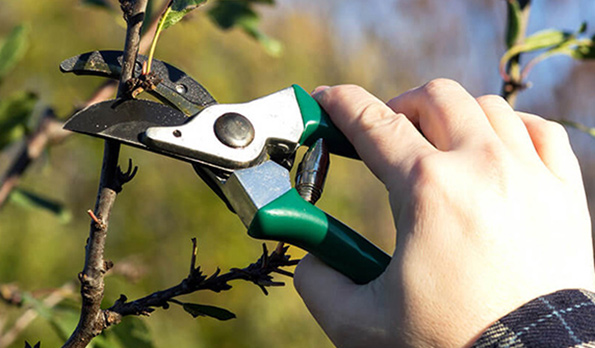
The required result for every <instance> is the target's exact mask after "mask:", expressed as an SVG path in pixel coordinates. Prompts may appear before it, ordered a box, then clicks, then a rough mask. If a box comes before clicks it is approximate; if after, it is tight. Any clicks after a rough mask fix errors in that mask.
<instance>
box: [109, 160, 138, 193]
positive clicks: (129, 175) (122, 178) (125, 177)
mask: <svg viewBox="0 0 595 348" xmlns="http://www.w3.org/2000/svg"><path fill="white" fill-rule="evenodd" d="M137 172H138V166H133V164H132V159H131V158H129V159H128V169H126V172H123V171H122V168H121V167H120V166H118V169H117V173H116V180H115V181H116V183H115V188H114V191H116V193H120V192H121V191H122V186H124V184H127V183H128V182H130V181H131V180H132V179H134V177H135V176H136V173H137Z"/></svg>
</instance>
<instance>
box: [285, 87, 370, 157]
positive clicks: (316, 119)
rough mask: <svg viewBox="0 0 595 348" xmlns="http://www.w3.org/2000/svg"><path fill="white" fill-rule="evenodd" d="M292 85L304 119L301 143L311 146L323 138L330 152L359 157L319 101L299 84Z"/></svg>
mask: <svg viewBox="0 0 595 348" xmlns="http://www.w3.org/2000/svg"><path fill="white" fill-rule="evenodd" d="M292 87H293V90H294V92H295V96H296V99H297V102H298V105H299V107H300V111H301V112H302V119H303V121H304V132H303V133H302V137H301V138H300V144H302V145H306V146H310V145H312V144H313V143H314V142H315V141H316V140H318V139H320V138H323V139H325V140H326V143H327V146H328V149H329V151H330V153H334V154H336V155H340V156H345V157H349V158H354V159H359V156H358V154H357V152H356V151H355V149H354V148H353V145H351V143H350V142H349V140H347V138H346V137H345V135H343V133H341V131H339V129H338V128H337V127H336V126H335V125H334V124H333V122H332V121H331V119H330V117H329V116H328V114H327V113H326V111H324V110H323V109H322V108H321V107H320V105H319V104H318V102H316V100H315V99H314V98H312V97H311V96H310V94H308V92H306V91H305V90H304V89H303V88H302V87H300V86H298V85H293V86H292Z"/></svg>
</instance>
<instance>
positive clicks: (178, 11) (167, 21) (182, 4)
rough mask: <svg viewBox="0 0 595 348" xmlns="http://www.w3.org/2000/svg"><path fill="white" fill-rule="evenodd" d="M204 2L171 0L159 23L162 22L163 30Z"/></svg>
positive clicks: (197, 0)
mask: <svg viewBox="0 0 595 348" xmlns="http://www.w3.org/2000/svg"><path fill="white" fill-rule="evenodd" d="M205 1H206V0H173V1H172V3H171V6H170V7H169V8H168V11H167V12H166V13H165V16H163V17H162V18H161V19H160V20H159V22H160V23H161V22H163V29H162V30H165V29H167V28H169V27H171V26H172V25H174V24H176V23H178V22H179V21H180V20H181V19H182V18H184V16H185V15H187V14H188V13H189V12H190V11H192V10H194V9H196V8H197V7H198V6H200V5H201V4H203V3H204V2H205Z"/></svg>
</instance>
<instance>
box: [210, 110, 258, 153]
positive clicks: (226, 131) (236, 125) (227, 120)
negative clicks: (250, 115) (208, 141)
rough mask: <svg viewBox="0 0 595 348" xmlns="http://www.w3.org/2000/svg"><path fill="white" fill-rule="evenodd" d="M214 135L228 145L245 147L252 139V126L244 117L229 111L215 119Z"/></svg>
mask: <svg viewBox="0 0 595 348" xmlns="http://www.w3.org/2000/svg"><path fill="white" fill-rule="evenodd" d="M215 135H216V136H217V139H219V141H220V142H222V143H223V144H225V145H227V146H229V147H233V148H241V147H246V146H248V145H250V143H252V140H254V127H253V126H252V123H250V120H248V119H247V118H246V117H244V116H242V115H240V114H238V113H235V112H229V113H226V114H223V115H222V116H220V117H219V118H218V119H217V121H215Z"/></svg>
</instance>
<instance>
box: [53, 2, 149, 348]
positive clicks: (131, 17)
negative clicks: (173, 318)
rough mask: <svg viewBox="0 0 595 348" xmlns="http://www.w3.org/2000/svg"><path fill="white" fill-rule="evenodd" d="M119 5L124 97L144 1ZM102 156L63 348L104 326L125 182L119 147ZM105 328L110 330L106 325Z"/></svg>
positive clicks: (82, 342) (81, 343)
mask: <svg viewBox="0 0 595 348" xmlns="http://www.w3.org/2000/svg"><path fill="white" fill-rule="evenodd" d="M120 3H121V5H122V10H123V12H124V19H125V20H126V23H127V30H126V43H125V45H124V61H123V62H122V76H121V78H120V84H119V86H118V97H120V96H122V95H124V94H125V93H126V91H125V86H126V81H128V80H129V79H130V78H131V77H132V76H133V72H134V64H135V63H136V56H137V54H138V48H139V44H140V30H141V27H142V23H143V19H144V16H145V9H146V7H147V0H121V1H120ZM103 153H104V155H103V165H102V167H101V179H100V183H99V189H98V195H97V201H96V203H95V209H94V214H95V216H96V217H97V219H98V220H99V221H98V222H96V221H93V222H92V223H91V228H90V232H89V239H88V241H87V247H86V255H85V266H84V268H83V271H82V272H81V273H80V274H79V280H80V282H81V296H82V300H83V301H82V308H81V317H80V320H79V323H78V325H77V327H76V329H75V330H74V332H73V333H72V335H71V336H70V338H69V339H68V341H67V342H66V343H65V344H64V347H69V348H74V347H85V346H87V345H88V344H89V342H90V341H91V339H92V338H93V337H95V336H97V335H99V334H100V333H101V331H102V330H103V328H104V327H106V322H107V320H106V317H105V316H104V315H103V312H102V310H101V307H100V306H101V301H102V300H103V293H104V282H103V278H104V275H105V273H106V272H107V271H108V269H109V268H110V267H111V262H107V261H106V260H105V259H104V256H103V255H104V248H105V241H106V237H107V229H108V223H109V216H110V213H111V210H112V207H113V205H114V202H115V199H116V195H117V193H118V192H119V191H120V189H121V186H122V185H123V183H124V181H125V180H124V178H123V175H122V174H121V172H120V170H119V167H118V157H119V153H120V144H119V143H117V142H114V141H106V142H105V147H104V152H103ZM107 324H108V326H109V323H107Z"/></svg>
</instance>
